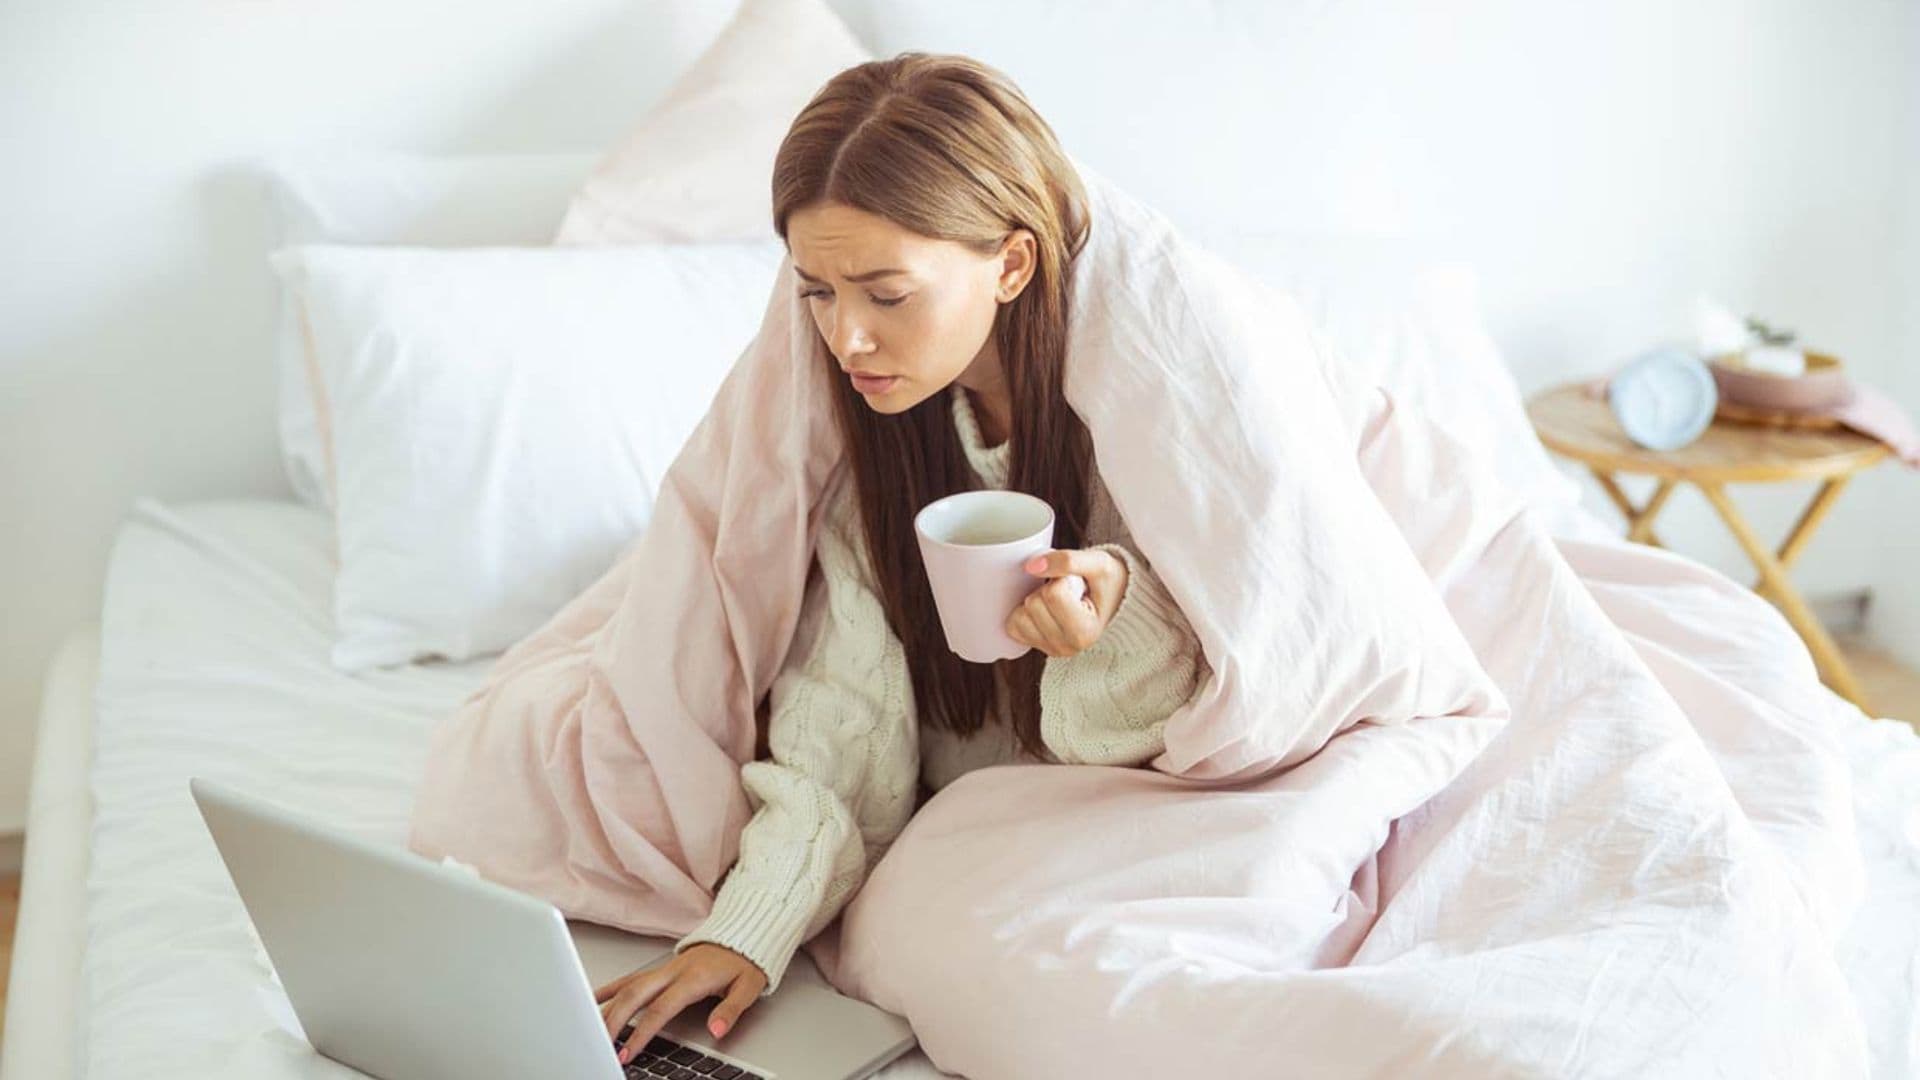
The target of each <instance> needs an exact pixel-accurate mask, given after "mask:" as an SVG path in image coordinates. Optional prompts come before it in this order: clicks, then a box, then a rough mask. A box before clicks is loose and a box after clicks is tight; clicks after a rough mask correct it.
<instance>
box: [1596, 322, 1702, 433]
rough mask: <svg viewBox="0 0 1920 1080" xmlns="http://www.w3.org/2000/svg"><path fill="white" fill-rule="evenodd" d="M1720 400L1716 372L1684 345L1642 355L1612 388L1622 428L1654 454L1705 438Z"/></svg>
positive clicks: (1618, 376)
mask: <svg viewBox="0 0 1920 1080" xmlns="http://www.w3.org/2000/svg"><path fill="white" fill-rule="evenodd" d="M1719 400H1720V392H1719V389H1718V387H1716V386H1715V385H1714V381H1713V372H1711V371H1709V370H1708V369H1707V365H1706V364H1704V363H1702V362H1701V361H1700V358H1699V357H1697V356H1695V355H1693V353H1692V352H1690V351H1688V350H1687V349H1684V348H1681V347H1680V346H1678V345H1663V346H1660V347H1659V348H1655V349H1651V350H1649V351H1647V352H1645V353H1642V354H1640V355H1639V356H1637V357H1635V358H1634V359H1633V360H1632V361H1631V362H1629V363H1628V364H1627V366H1625V367H1623V368H1621V369H1620V371H1619V373H1618V374H1616V375H1614V377H1613V378H1612V379H1611V380H1610V381H1609V382H1608V383H1607V404H1608V406H1610V407H1611V408H1612V409H1613V415H1614V418H1615V419H1617V420H1619V421H1620V429H1621V430H1622V431H1625V432H1626V433H1627V438H1629V439H1632V440H1633V441H1634V442H1636V443H1638V444H1640V445H1641V446H1644V447H1646V448H1647V449H1649V450H1678V449H1679V448H1681V447H1683V446H1685V445H1687V444H1688V443H1690V442H1692V441H1693V440H1695V439H1697V438H1699V437H1700V433H1701V432H1703V431H1705V430H1707V425H1708V424H1711V423H1713V410H1714V406H1715V405H1717V404H1719Z"/></svg>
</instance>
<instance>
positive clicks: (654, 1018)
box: [620, 977, 719, 1064]
mask: <svg viewBox="0 0 1920 1080" xmlns="http://www.w3.org/2000/svg"><path fill="white" fill-rule="evenodd" d="M717 989H719V988H718V987H717V986H716V987H705V986H701V985H699V984H698V983H695V982H694V981H693V980H691V979H688V978H684V977H683V978H680V979H677V980H675V981H674V982H673V983H672V984H671V985H669V986H668V987H667V988H666V989H664V990H662V991H660V993H659V995H658V996H656V997H655V998H654V999H653V1000H652V1001H651V1002H648V1003H647V1007H646V1008H644V1009H641V1010H640V1013H639V1015H638V1016H635V1017H634V1018H633V1034H632V1035H629V1036H627V1045H626V1047H625V1048H623V1049H622V1050H621V1051H620V1060H621V1062H622V1063H623V1064H624V1063H625V1062H628V1061H631V1060H633V1055H634V1054H636V1053H638V1052H639V1050H640V1048H641V1047H643V1046H645V1045H647V1040H649V1039H651V1038H653V1037H654V1036H655V1035H658V1034H660V1029H661V1028H664V1027H666V1026H667V1023H668V1021H670V1020H672V1019H673V1018H674V1017H676V1016H679V1015H680V1010H682V1009H684V1008H686V1007H687V1006H689V1005H691V1004H693V1003H694V1002H696V1001H699V1000H700V999H701V998H703V997H706V996H707V995H709V994H711V993H713V991H714V990H717Z"/></svg>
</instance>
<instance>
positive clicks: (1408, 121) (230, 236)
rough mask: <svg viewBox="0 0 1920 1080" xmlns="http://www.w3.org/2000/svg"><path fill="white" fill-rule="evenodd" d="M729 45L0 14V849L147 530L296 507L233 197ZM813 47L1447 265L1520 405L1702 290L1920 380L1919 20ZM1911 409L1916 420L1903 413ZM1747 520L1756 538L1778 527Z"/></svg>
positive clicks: (924, 7)
mask: <svg viewBox="0 0 1920 1080" xmlns="http://www.w3.org/2000/svg"><path fill="white" fill-rule="evenodd" d="M731 6H732V5H731V3H730V2H729V0H653V2H634V0H624V2H623V0H511V2H496V3H473V2H472V0H466V2H455V0H282V2H279V3H274V4H261V3H244V2H240V0H151V2H149V3H145V4H138V5H124V4H108V3H106V2H104V0H71V2H64V3H56V2H52V0H15V2H13V3H10V4H6V5H0V148H3V149H0V153H4V154H5V161H4V165H5V167H4V168H0V206H4V207H6V208H8V209H7V212H6V213H5V214H0V229H4V234H0V241H4V242H3V243H0V506H3V507H5V509H4V510H3V511H0V515H4V516H0V522H4V526H0V830H3V829H6V828H8V827H15V826H17V825H18V824H19V822H20V819H21V815H22V811H23V808H24V804H25V785H26V762H27V761H28V760H29V755H30V727H31V724H32V722H33V719H34V716H35V711H36V707H37V700H38V693H39V689H38V684H39V678H40V673H41V669H42V667H43V665H44V664H45V662H46V660H47V658H48V657H49V656H50V655H51V652H52V650H53V648H54V646H55V644H56V643H57V642H58V640H59V639H60V637H61V636H62V635H63V634H64V633H66V632H67V631H68V630H69V629H71V628H72V627H74V626H76V625H78V624H80V623H82V622H84V621H86V620H88V619H91V618H96V617H97V613H98V610H99V603H100V598H101V589H102V581H101V574H102V571H103V567H104V561H105V558H106V555H107V551H108V546H109V543H110V541H111V538H112V536H113V533H114V530H115V528H116V525H117V523H118V521H119V520H120V518H121V515H122V514H123V512H124V511H125V509H126V507H127V506H128V504H129V502H130V501H131V499H132V498H133V497H134V496H136V495H139V494H154V495H157V496H160V497H161V498H165V499H190V498H198V497H205V496H214V495H236V494H254V495H269V496H282V495H285V493H286V489H285V485H284V481H283V479H282V477H281V474H280V471H279V466H278V463H277V460H276V458H275V454H274V449H273V440H274V433H273V425H272V411H271V409H272V390H273V388H272V385H271V382H270V368H269V365H268V363H267V360H268V350H269V348H270V342H271V335H270V319H269V308H268V298H269V295H270V294H269V281H268V277H267V273H266V270H265V267H264V264H263V262H262V256H263V254H264V248H265V243H266V235H267V233H266V227H267V226H266V220H265V218H264V211H263V207H262V205H261V204H260V203H259V202H258V200H257V198H256V192H255V191H254V189H253V187H252V186H251V185H250V184H249V183H248V182H247V181H246V179H245V178H244V177H243V176H242V175H240V174H239V173H238V172H237V170H236V163H237V162H238V161H239V160H240V159H242V158H244V157H248V156H251V155H253V154H256V153H259V152H262V151H266V150H272V149H276V148H283V147H294V146H311V145H315V144H325V143H333V144H337V145H360V146H383V147H395V148H407V149H420V150H429V151H496V150H577V149H590V148H596V147H600V146H604V145H607V144H608V143H609V142H610V141H611V140H613V139H614V138H616V137H618V135H619V134H620V133H621V132H622V131H623V130H624V129H625V128H626V126H627V125H628V124H629V123H630V122H631V120H632V119H633V118H634V117H635V116H637V115H638V114H639V113H640V111H641V110H642V109H643V108H644V106H645V105H646V104H647V102H649V101H650V100H652V99H653V98H654V97H655V96H656V95H657V94H658V93H659V92H660V91H661V90H662V89H663V88H664V87H665V85H666V84H667V83H668V82H669V81H670V80H671V78H672V76H673V75H674V73H675V72H676V71H677V70H678V68H679V66H680V65H682V64H683V63H684V62H685V61H686V60H687V59H688V58H690V57H691V56H692V55H694V54H695V53H696V52H697V51H698V49H699V48H700V47H701V46H702V45H703V44H704V43H705V41H706V40H708V39H709V38H710V37H711V35H712V34H713V33H714V32H715V31H717V30H718V28H719V26H720V25H721V23H722V22H723V21H724V20H725V18H726V16H727V14H728V13H729V11H730V9H731ZM835 6H836V7H839V8H840V9H842V10H843V11H846V12H847V13H848V14H849V15H850V17H851V18H852V21H853V22H854V23H855V26H856V29H857V30H858V31H860V32H861V33H862V35H863V36H864V37H865V38H866V39H867V41H868V42H869V44H870V45H872V46H873V47H874V48H876V49H877V50H879V51H882V52H892V51H895V50H897V49H900V48H904V47H910V46H918V47H927V48H934V49H943V50H951V51H962V52H972V53H975V54H976V55H979V56H981V57H982V58H984V59H986V60H988V61H990V62H993V63H997V64H1000V65H1001V66H1003V67H1005V68H1006V69H1007V70H1008V71H1009V72H1010V73H1011V74H1012V75H1013V76H1014V77H1015V78H1016V79H1017V80H1018V81H1020V82H1021V83H1022V84H1023V86H1025V87H1026V88H1027V89H1028V91H1029V93H1030V94H1031V95H1032V96H1033V98H1034V99H1035V101H1036V103H1037V104H1038V105H1039V106H1040V108H1041V110H1042V111H1043V112H1044V113H1045V114H1047V115H1048V117H1049V118H1050V119H1051V120H1052V121H1053V123H1054V125H1055V126H1056V128H1058V129H1059V130H1060V132H1061V134H1062V136H1063V138H1064V139H1065V141H1066V142H1067V144H1068V147H1069V149H1071V150H1073V151H1074V152H1075V153H1076V154H1077V155H1079V156H1081V157H1082V159H1083V160H1085V161H1087V162H1088V163H1089V164H1091V165H1093V166H1095V167H1096V168H1101V169H1102V170H1103V171H1106V172H1108V173H1109V174H1111V175H1113V176H1115V177H1116V178H1119V179H1121V180H1122V181H1124V182H1126V183H1128V184H1129V185H1130V186H1132V187H1133V188H1134V189H1135V190H1137V191H1139V192H1140V193H1141V194H1142V195H1144V196H1146V197H1147V198H1148V199H1149V200H1151V201H1155V202H1157V203H1159V204H1161V205H1162V206H1164V207H1165V208H1166V209H1167V210H1168V211H1169V212H1171V213H1173V214H1174V215H1175V216H1176V217H1218V216H1220V215H1223V214H1224V215H1229V216H1232V217H1233V218H1234V219H1235V220H1243V221H1247V222H1250V223H1256V222H1257V223H1261V224H1264V225H1265V226H1266V227H1269V228H1309V229H1317V230H1328V229H1358V230H1363V231H1381V232H1408V233H1413V234H1418V235H1425V236H1428V237H1431V238H1434V239H1436V240H1437V241H1439V242H1442V243H1444V244H1447V245H1451V246H1452V247H1454V248H1455V249H1457V250H1458V251H1459V252H1461V253H1462V254H1464V255H1466V256H1468V257H1469V258H1471V259H1473V260H1474V261H1475V262H1476V263H1477V264H1478V265H1479V267H1480V268H1481V271H1482V276H1483V279H1484V283H1485V287H1486V297H1487V302H1488V308H1489V314H1490V319H1491V322H1492V325H1493V328H1494V331H1495V335H1496V337H1497V338H1498V339H1499V340H1500V341H1501V342H1502V344H1503V345H1505V346H1506V348H1507V350H1508V353H1509V358H1510V361H1511V362H1512V364H1513V366H1514V368H1515V370H1516V372H1517V373H1518V374H1519V376H1520V379H1521V382H1522V383H1523V385H1525V386H1526V387H1527V388H1528V389H1535V388H1538V387H1540V386H1542V385H1545V384H1548V383H1551V382H1554V381H1557V380H1560V379H1563V378H1567V377H1571V376H1573V375H1576V374H1583V373H1587V372H1591V371H1596V370H1599V369H1601V368H1604V367H1606V366H1608V365H1611V364H1613V363H1615V362H1617V361H1619V360H1621V359H1623V358H1625V357H1626V356H1628V355H1630V354H1631V353H1632V352H1633V351H1634V350H1636V349H1638V348H1640V347H1642V346H1644V345H1646V344H1649V343H1650V342H1652V341H1654V340H1657V339H1659V338H1662V337H1667V336H1671V335H1673V334H1677V333H1681V332H1684V331H1685V329H1686V320H1687V314H1688V305H1689V303H1690V301H1691V299H1692V297H1693V295H1694V293H1695V292H1696V291H1699V290H1705V291H1708V292H1711V293H1713V294H1716V295H1719V296H1721V297H1723V298H1725V299H1726V300H1728V301H1729V302H1732V303H1734V304H1736V305H1739V306H1740V307H1742V308H1743V309H1751V310H1755V311H1760V312H1763V313H1766V314H1769V315H1772V316H1773V317H1774V318H1775V319H1777V320H1779V321H1783V322H1786V323H1788V324H1789V325H1792V326H1795V327H1797V328H1799V329H1800V330H1801V331H1802V333H1803V335H1804V336H1805V337H1806V338H1807V339H1808V340H1809V341H1811V342H1812V343H1815V344H1817V345H1820V346H1823V347H1825V348H1827V349H1828V350H1830V351H1833V352H1837V353H1839V354H1840V355H1842V356H1844V357H1845V358H1847V360H1848V361H1849V362H1850V363H1852V364H1853V365H1854V366H1855V368H1856V369H1857V370H1858V371H1859V372H1861V373H1862V374H1864V375H1865V376H1867V377H1869V378H1872V379H1875V380H1879V381H1891V380H1892V379H1894V378H1895V377H1896V375H1897V374H1900V373H1898V372H1896V370H1895V364H1894V361H1893V358H1894V357H1895V356H1897V355H1900V353H1899V350H1900V348H1901V347H1902V345H1903V342H1904V347H1905V348H1906V350H1907V353H1906V355H1908V356H1913V355H1916V349H1920V329H1916V327H1915V326H1914V325H1912V324H1911V323H1907V324H1903V323H1902V322H1901V311H1902V305H1901V303H1900V302H1899V301H1900V300H1901V299H1902V298H1903V297H1911V296H1912V295H1913V293H1914V286H1915V285H1916V284H1917V283H1920V274H1916V273H1915V264H1914V258H1915V255H1914V251H1915V249H1916V247H1917V246H1920V245H1916V244H1913V243H1909V244H1908V245H1907V248H1906V254H1905V256H1904V259H1905V261H1904V262H1896V256H1895V250H1896V248H1895V245H1894V244H1893V243H1892V242H1891V239H1890V238H1891V236H1892V235H1893V223H1894V221H1895V218H1896V208H1902V207H1904V209H1905V211H1906V212H1908V213H1909V214H1910V215H1911V214H1913V213H1914V211H1915V207H1914V203H1913V199H1914V196H1913V193H1912V188H1913V186H1914V184H1913V180H1914V179H1915V178H1916V177H1920V171H1916V167H1915V165H1914V162H1913V160H1912V158H1913V156H1914V154H1915V150H1914V140H1913V139H1912V138H1911V137H1909V138H1908V139H1907V140H1906V145H1905V146H1903V145H1902V144H1901V140H1900V139H1899V138H1897V137H1896V136H1897V134H1898V133H1899V132H1900V131H1901V126H1902V124H1903V122H1904V123H1905V124H1907V125H1908V126H1909V128H1910V127H1911V124H1912V120H1913V115H1912V112H1911V106H1910V98H1911V97H1912V94H1913V85H1914V84H1913V82H1912V75H1911V72H1912V70H1913V69H1914V67H1915V66H1916V64H1917V63H1920V45H1917V44H1916V41H1915V38H1914V34H1913V30H1912V27H1911V25H1910V24H1911V23H1912V20H1913V15H1912V12H1913V6H1912V5H1911V4H1908V3H1901V2H1897V0H1836V2H1831V3H1821V2H1817V0H1699V2H1695V3H1688V4H1671V3H1667V2H1665V0H1621V2H1616V3H1609V4H1604V5H1590V4H1580V3H1574V2H1571V0H1564V2H1530V0H1475V2H1472V3H1466V2H1462V3H1452V4H1445V5H1431V4H1423V3H1420V2H1418V0H1388V2H1385V3H1379V2H1375V3H1365V4H1362V3H1345V4H1343V3H1338V2H1332V0H1290V2H1277V3H1267V4H1252V3H1220V2H1215V3H1201V2H1199V0H1188V2H1180V3H1175V2H1163V3H1158V4H1147V3H1144V2H1141V0H1133V2H1131V3H1121V2H1115V3H1103V4H1094V3H1090V2H1083V3H1076V4H1061V5H1052V6H1043V5H1040V4H1036V3H1028V2H1026V0H1020V2H1015V0H997V2H987V3H973V4H964V5H962V4H952V3H948V2H946V0H835ZM1183 50H1184V51H1188V52H1194V51H1195V50H1197V52H1196V53H1195V54H1196V55H1201V56H1205V57H1208V58H1209V59H1210V60H1211V59H1213V58H1216V57H1217V59H1218V63H1217V64H1214V63H1209V64H1206V65H1201V66H1200V70H1202V71H1203V72H1208V73H1212V72H1216V71H1217V72H1218V76H1217V79H1218V81H1217V82H1216V83H1213V84H1209V83H1207V82H1205V81H1202V80H1198V79H1194V78H1190V77H1182V78H1174V79H1169V78H1166V77H1165V76H1164V74H1163V71H1164V65H1163V64H1161V63H1159V62H1158V59H1157V58H1158V57H1160V56H1162V55H1163V54H1165V53H1169V52H1177V51H1183ZM1065 55H1071V56H1073V57H1074V58H1075V65H1074V66H1073V68H1072V69H1071V70H1069V69H1068V68H1067V66H1065V65H1063V64H1062V63H1061V58H1062V57H1063V56H1065ZM1903 65H1904V69H1903ZM1903 70H1904V71H1905V73H1906V74H1905V75H1904V76H1903ZM1903 78H1904V80H1905V84H1904V87H1903ZM1903 92H1904V95H1905V96H1904V97H1903ZM1903 110H1904V111H1903ZM1903 169H1904V170H1905V171H1904V173H1903V171H1902V170H1903ZM1218 170H1231V171H1232V173H1233V175H1235V176H1236V177H1238V178H1239V179H1240V181H1241V182H1239V183H1233V184H1228V183H1221V182H1219V177H1220V176H1221V175H1222V173H1221V172H1219V171H1218ZM1248 177H1254V178H1258V182H1257V183H1246V182H1245V180H1246V179H1247V178H1248ZM1907 230H1908V235H1909V236H1912V235H1913V225H1912V221H1911V218H1909V221H1908V225H1907ZM1900 267H1904V268H1905V270H1904V272H1905V273H1906V275H1907V277H1906V278H1905V292H1904V293H1903V292H1902V291H1901V283H1900V280H1899V279H1898V278H1896V276H1895V274H1896V271H1897V270H1898V269H1899V268H1900ZM1906 306H1907V307H1909V308H1910V307H1912V306H1913V305H1911V304H1909V305H1906ZM1903 335H1904V336H1903ZM1900 390H1901V392H1902V393H1903V394H1904V395H1905V396H1906V398H1907V400H1908V403H1909V404H1910V405H1912V406H1915V407H1916V408H1917V409H1920V380H1916V379H1913V378H1910V377H1908V378H1906V380H1905V382H1904V384H1903V385H1902V386H1901V387H1900ZM1882 472H1883V474H1885V475H1883V476H1879V477H1873V478H1870V480H1871V481H1872V483H1871V484H1869V483H1868V482H1864V481H1863V483H1862V485H1861V490H1860V491H1858V492H1856V493H1855V495H1854V497H1852V498H1850V499H1848V500H1846V501H1845V502H1843V504H1842V505H1841V506H1840V507H1839V509H1838V510H1837V511H1836V513H1835V515H1834V518H1833V519H1832V520H1831V521H1830V522H1829V524H1828V525H1827V527H1826V529H1825V530H1824V531H1823V533H1822V535H1821V537H1820V539H1819V541H1818V542H1817V543H1816V544H1815V545H1814V547H1813V549H1812V550H1810V551H1809V552H1808V554H1807V555H1806V556H1805V557H1804V561H1803V563H1802V567H1801V573H1800V575H1799V576H1800V578H1801V580H1802V581H1803V583H1805V584H1806V586H1807V587H1808V589H1809V590H1810V591H1813V592H1821V591H1828V590H1834V589H1842V588H1853V587H1860V586H1871V587H1874V588H1876V589H1878V590H1879V591H1880V601H1881V603H1880V611H1879V616H1880V617H1882V618H1883V619H1884V620H1885V624H1886V625H1887V626H1889V627H1897V628H1899V632H1900V633H1901V634H1903V635H1905V639H1906V640H1907V641H1909V642H1911V641H1912V640H1913V631H1914V628H1915V626H1916V624H1917V623H1920V589H1915V588H1913V587H1912V583H1911V575H1909V574H1908V573H1907V572H1906V570H1905V563H1906V559H1905V558H1904V552H1905V550H1906V549H1905V548H1904V547H1903V542H1902V541H1901V540H1899V539H1897V538H1895V537H1893V536H1892V534H1891V533H1890V532H1889V531H1888V530H1887V529H1884V528H1876V526H1878V525H1880V524H1881V523H1882V522H1883V521H1885V520H1887V519H1886V517H1885V508H1886V507H1887V506H1890V505H1892V504H1893V503H1894V502H1895V501H1897V500H1904V502H1903V503H1902V505H1903V506H1904V508H1905V509H1904V510H1903V511H1902V512H1903V513H1905V514H1906V515H1907V516H1906V518H1905V519H1904V520H1905V523H1906V527H1907V531H1908V534H1909V535H1911V533H1912V532H1913V526H1914V525H1915V524H1916V523H1920V503H1917V502H1916V498H1915V494H1916V493H1915V491H1914V488H1915V485H1914V484H1913V483H1912V482H1911V478H1907V477H1896V476H1895V475H1894V474H1893V472H1892V470H1882ZM1870 487H1871V488H1872V489H1873V490H1872V492H1871V494H1873V495H1874V496H1876V497H1872V498H1870V497H1866V496H1868V495H1869V494H1870V492H1869V490H1868V489H1869V488H1870ZM1752 495H1753V496H1756V497H1755V498H1748V499H1747V501H1748V502H1749V505H1752V506H1754V507H1755V508H1756V514H1755V517H1756V521H1757V523H1758V524H1760V525H1761V526H1762V527H1763V528H1765V529H1768V530H1771V531H1774V532H1781V531H1784V529H1785V528H1786V527H1787V525H1788V524H1789V523H1790V521H1791V518H1792V516H1793V514H1794V512H1795V511H1796V510H1797V509H1798V506H1799V503H1800V499H1801V497H1802V496H1801V495H1800V493H1784V492H1754V493H1752ZM1741 497H1743V498H1747V496H1745V495H1744V494H1743V495H1742V496H1741ZM1668 513H1669V515H1670V517H1669V518H1668V519H1667V521H1666V527H1665V528H1664V529H1663V533H1664V534H1665V535H1666V537H1667V538H1668V540H1669V541H1670V542H1671V543H1673V544H1674V545H1675V546H1678V547H1681V548H1683V549H1687V550H1691V551H1694V552H1697V553H1699V554H1702V555H1703V556H1704V557H1706V558H1707V559H1708V560H1709V561H1712V562H1715V563H1716V564H1717V565H1722V566H1723V567H1726V568H1729V569H1737V568H1738V567H1739V566H1740V565H1741V563H1740V561H1739V557H1738V554H1737V551H1736V549H1735V548H1734V547H1733V545H1732V543H1731V541H1729V540H1726V539H1724V537H1723V536H1722V534H1721V532H1720V530H1719V529H1718V528H1717V526H1715V525H1714V524H1713V523H1712V522H1711V521H1710V520H1709V519H1708V518H1707V511H1706V510H1705V508H1704V507H1703V506H1701V505H1699V504H1698V503H1697V502H1695V501H1691V500H1688V499H1676V500H1675V505H1674V506H1673V507H1672V508H1671V509H1670V510H1669V512H1668ZM1916 652H1920V650H1916Z"/></svg>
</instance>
